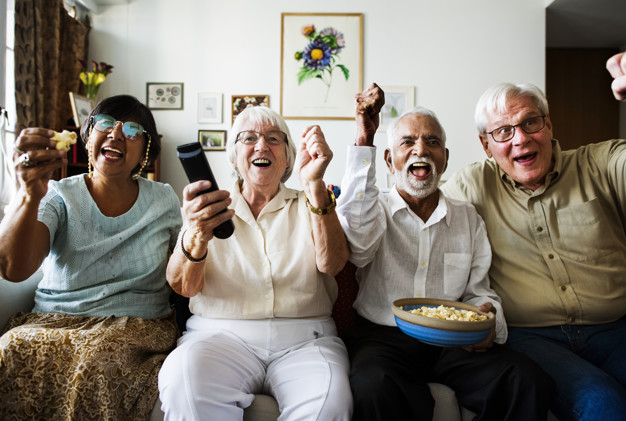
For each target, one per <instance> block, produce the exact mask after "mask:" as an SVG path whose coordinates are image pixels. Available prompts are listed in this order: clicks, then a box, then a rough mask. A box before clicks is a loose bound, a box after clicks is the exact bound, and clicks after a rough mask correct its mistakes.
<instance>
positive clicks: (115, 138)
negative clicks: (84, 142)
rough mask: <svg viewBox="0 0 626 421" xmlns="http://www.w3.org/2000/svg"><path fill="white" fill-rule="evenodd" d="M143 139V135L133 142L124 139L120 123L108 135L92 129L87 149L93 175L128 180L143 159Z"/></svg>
mask: <svg viewBox="0 0 626 421" xmlns="http://www.w3.org/2000/svg"><path fill="white" fill-rule="evenodd" d="M131 121H132V120H131ZM145 137H146V134H145V133H144V134H141V135H139V136H138V137H137V138H136V139H134V140H130V139H128V138H126V136H124V133H123V132H122V124H121V123H120V122H118V123H116V124H115V126H114V127H113V130H112V131H111V132H110V133H104V132H101V131H99V130H96V129H93V130H92V131H91V137H90V144H89V148H90V149H91V151H90V152H91V154H92V160H93V161H92V162H93V166H94V171H95V173H96V174H100V175H103V176H105V177H121V178H123V179H126V180H130V179H131V176H132V173H133V170H134V169H135V168H136V167H137V165H138V164H139V163H140V162H141V161H142V160H143V159H144V153H145V151H144V145H145V142H146V139H145Z"/></svg>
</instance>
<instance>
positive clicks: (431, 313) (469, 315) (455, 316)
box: [403, 305, 487, 322]
mask: <svg viewBox="0 0 626 421" xmlns="http://www.w3.org/2000/svg"><path fill="white" fill-rule="evenodd" d="M403 310H404V309H403ZM406 311H408V312H409V313H412V314H417V315H418V316H426V317H433V318H435V319H442V320H457V321H463V322H479V321H482V320H486V319H487V316H485V315H484V314H480V313H477V312H475V311H472V310H461V309H456V308H454V307H446V306H443V305H440V306H439V307H436V308H435V307H428V306H422V307H420V308H416V309H413V310H406Z"/></svg>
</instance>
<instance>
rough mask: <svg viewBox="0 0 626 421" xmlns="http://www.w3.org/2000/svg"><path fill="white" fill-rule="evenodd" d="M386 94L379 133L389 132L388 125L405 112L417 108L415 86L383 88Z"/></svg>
mask: <svg viewBox="0 0 626 421" xmlns="http://www.w3.org/2000/svg"><path fill="white" fill-rule="evenodd" d="M380 88H381V89H382V90H383V91H384V92H385V105H383V109H382V110H381V111H380V126H378V131H379V132H383V131H386V130H387V126H388V124H389V123H390V122H391V121H392V120H393V119H394V118H396V117H398V116H400V115H401V114H402V113H403V112H405V111H407V110H410V109H411V108H413V107H415V87H413V86H381V87H380Z"/></svg>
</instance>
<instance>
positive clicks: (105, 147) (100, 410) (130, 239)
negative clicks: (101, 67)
mask: <svg viewBox="0 0 626 421" xmlns="http://www.w3.org/2000/svg"><path fill="white" fill-rule="evenodd" d="M53 135H54V132H53V131H52V130H47V129H42V128H29V129H25V130H23V131H22V132H21V134H20V136H19V137H18V139H17V140H16V143H15V149H16V152H17V154H19V156H20V158H19V159H17V160H16V162H17V164H16V170H17V174H18V178H19V184H20V187H19V192H18V195H17V197H16V198H15V200H14V201H13V202H12V204H11V205H10V209H9V210H8V212H7V215H6V216H5V218H4V219H3V220H2V223H1V224H0V275H1V276H2V277H3V278H5V279H7V280H9V281H13V282H20V281H22V280H25V279H26V278H28V277H29V276H31V275H32V274H33V273H34V272H35V271H36V270H37V269H38V268H39V266H40V265H42V271H43V279H42V280H41V282H40V283H39V285H38V287H37V291H36V295H35V307H34V309H33V311H32V313H27V314H22V313H19V314H17V315H16V316H14V317H13V318H12V319H11V320H9V322H8V324H7V328H6V333H4V335H3V336H2V337H1V338H0V396H2V398H1V399H0V418H1V419H50V420H52V419H110V420H122V419H128V420H130V419H133V420H138V419H148V417H149V415H150V412H151V410H152V408H153V406H154V403H155V401H156V398H157V394H158V388H157V372H158V370H159V368H160V366H161V364H162V362H163V360H164V359H165V356H166V355H167V353H168V352H169V351H170V350H171V349H172V348H173V347H174V345H175V341H176V337H177V335H178V329H177V326H176V320H175V316H174V315H173V314H172V311H171V308H170V305H169V295H170V288H169V286H168V285H167V282H166V279H165V270H166V265H167V261H168V257H169V254H170V251H171V250H172V249H173V247H175V245H176V240H177V237H178V233H179V231H180V227H181V225H182V219H181V216H180V203H179V201H178V198H177V196H176V194H175V193H174V191H173V189H172V188H171V187H170V186H169V185H166V184H161V183H156V182H153V181H148V180H147V179H145V178H143V177H140V173H141V171H142V170H143V169H144V168H145V166H146V165H148V164H149V163H150V162H152V161H153V160H154V159H155V158H156V157H157V156H158V154H159V151H160V142H159V137H158V134H157V132H156V126H155V123H154V119H153V117H152V114H151V113H150V110H148V109H147V108H146V107H145V105H143V104H141V103H140V102H139V101H138V100H137V99H136V98H133V97H131V96H126V95H120V96H114V97H111V98H108V99H105V100H103V101H102V102H100V103H99V104H98V105H97V106H96V107H95V109H94V110H93V111H92V113H91V115H90V116H89V119H88V120H87V121H85V123H84V124H83V127H82V130H81V135H82V139H83V141H85V140H86V149H87V151H88V156H89V174H88V175H87V174H81V175H76V176H73V177H69V178H65V179H63V180H61V181H59V182H56V181H50V182H49V180H50V177H51V175H52V172H53V171H54V170H56V169H58V168H60V167H61V166H62V165H63V164H64V163H65V162H66V155H65V154H66V152H65V151H58V150H57V149H56V147H55V142H54V140H52V137H53ZM26 156H27V157H28V158H26Z"/></svg>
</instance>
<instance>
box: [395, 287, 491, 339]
mask: <svg viewBox="0 0 626 421" xmlns="http://www.w3.org/2000/svg"><path fill="white" fill-rule="evenodd" d="M440 305H443V306H446V307H454V308H455V309H460V310H471V311H475V312H476V313H479V314H483V315H485V316H487V319H485V320H478V321H459V320H445V319H437V318H434V317H428V316H422V315H419V314H414V313H410V310H416V309H419V308H421V307H423V306H426V307H434V308H436V307H438V306H440ZM391 311H392V312H393V315H394V318H395V320H396V324H397V325H398V327H399V328H400V330H401V331H402V332H404V333H405V334H407V335H409V336H411V337H413V338H416V339H418V340H420V341H422V342H424V343H427V344H429V345H435V346H441V347H455V346H468V345H473V344H477V343H479V342H481V341H483V340H484V339H485V338H486V337H487V336H489V332H490V331H491V329H492V328H493V326H494V325H495V322H496V318H495V315H494V314H493V313H491V312H489V313H483V312H481V311H479V310H478V307H476V306H474V305H471V304H467V303H462V302H458V301H450V300H442V299H438V298H402V299H399V300H395V301H394V302H393V303H392V305H391Z"/></svg>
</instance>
